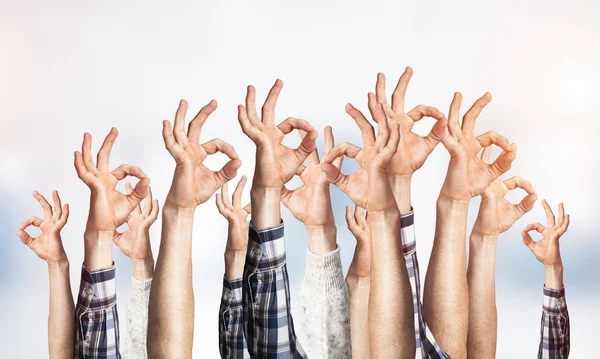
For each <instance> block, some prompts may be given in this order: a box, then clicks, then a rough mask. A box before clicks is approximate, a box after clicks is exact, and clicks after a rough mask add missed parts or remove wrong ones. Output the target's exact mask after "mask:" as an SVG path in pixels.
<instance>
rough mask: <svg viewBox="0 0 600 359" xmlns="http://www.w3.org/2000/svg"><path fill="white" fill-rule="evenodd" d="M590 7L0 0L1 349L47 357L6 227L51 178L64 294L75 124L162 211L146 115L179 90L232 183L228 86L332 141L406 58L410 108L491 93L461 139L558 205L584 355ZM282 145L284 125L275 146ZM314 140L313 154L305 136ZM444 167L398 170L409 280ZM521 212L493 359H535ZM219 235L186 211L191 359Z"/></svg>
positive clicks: (37, 285)
mask: <svg viewBox="0 0 600 359" xmlns="http://www.w3.org/2000/svg"><path fill="white" fill-rule="evenodd" d="M599 11H600V7H599V6H598V4H596V3H594V2H592V1H580V0H574V1H569V2H567V3H565V2H564V1H563V2H559V1H541V0H534V1H527V2H523V1H516V0H511V1H503V2H494V3H492V2H481V1H451V2H450V1H442V0H436V1H397V2H391V1H390V2H378V1H356V0H355V1H328V2H324V1H314V0H309V1H301V2H293V3H292V2H287V1H284V2H282V1H252V2H244V1H237V0H234V1H223V2H220V1H212V2H206V1H191V0H188V1H169V2H166V1H165V2H161V1H116V0H108V1H68V0H58V1H52V2H47V1H41V0H24V1H19V2H17V1H9V0H0V53H1V55H0V81H1V83H2V85H1V86H0V121H2V122H1V124H2V127H1V131H0V171H1V175H0V201H1V203H2V206H1V207H0V233H1V235H0V237H1V240H0V343H1V344H2V356H5V357H11V358H14V357H21V358H38V357H45V356H47V327H46V325H47V315H48V303H47V302H48V283H47V269H46V265H45V263H44V262H43V261H42V260H40V259H38V258H37V257H36V256H35V254H33V253H32V252H31V251H30V250H29V249H28V248H26V247H25V246H23V245H22V244H21V243H20V242H19V240H18V238H17V236H16V234H15V230H16V228H17V227H18V225H19V223H20V221H21V220H23V219H24V218H27V217H29V216H31V215H38V216H41V214H42V211H41V209H40V208H39V205H38V204H37V202H36V201H35V200H34V199H33V198H32V197H31V192H32V191H33V190H34V189H37V190H38V191H40V192H41V193H42V194H44V195H46V196H50V193H51V191H52V190H53V189H58V190H59V192H60V194H61V195H62V198H63V200H64V201H65V202H68V203H70V204H71V209H72V211H71V212H72V213H71V218H70V220H69V223H68V225H67V226H66V228H65V229H64V230H63V240H64V242H65V247H66V250H67V253H68V255H69V258H70V260H71V281H72V285H73V289H74V291H76V290H77V288H78V285H79V272H80V264H81V262H82V258H83V239H82V233H83V230H84V225H85V220H86V216H87V209H88V196H89V191H88V189H87V188H86V187H85V185H84V184H83V183H82V182H80V181H79V179H78V178H77V176H76V174H75V170H74V169H73V165H72V162H73V151H75V150H77V149H78V148H80V144H81V140H82V134H83V132H85V131H88V132H90V133H91V134H92V136H93V139H94V145H93V148H94V151H96V150H97V149H98V147H99V144H100V143H101V141H102V139H103V138H104V136H105V135H106V134H107V133H108V131H109V129H110V127H111V126H115V127H117V128H118V129H119V132H120V135H119V137H118V139H117V142H116V145H115V147H114V150H113V154H112V158H111V160H112V161H111V166H112V167H113V168H114V167H116V166H117V165H119V164H121V163H128V164H133V165H138V166H140V167H141V168H143V169H144V170H145V171H146V173H147V174H148V175H149V176H150V178H151V179H152V186H153V189H154V193H155V194H156V197H157V198H158V199H159V200H160V201H161V205H162V202H163V201H164V198H165V196H166V194H167V191H168V188H169V185H170V181H171V176H172V171H173V168H174V162H173V160H172V159H171V157H170V156H169V154H168V153H167V151H166V150H165V149H164V145H163V142H162V137H161V120H163V119H171V118H172V117H173V114H174V112H175V109H176V107H177V103H178V100H179V99H180V98H186V99H187V100H188V101H189V102H190V113H192V112H194V113H195V111H197V110H198V109H199V108H200V107H201V106H203V105H204V104H206V103H208V102H209V101H210V100H211V99H212V98H215V99H217V101H218V102H219V109H218V110H217V111H216V112H215V113H214V114H213V115H212V116H211V117H210V119H209V120H208V122H207V124H206V126H205V129H204V131H203V134H202V140H203V141H206V140H209V139H211V138H214V137H220V138H222V139H223V140H226V141H228V142H230V143H232V144H234V145H235V147H236V149H237V151H238V153H239V154H240V155H241V157H242V160H243V166H242V168H241V170H240V174H246V175H248V176H249V177H250V178H251V177H252V171H253V167H254V148H253V145H252V143H251V142H250V140H249V139H247V138H246V137H245V136H244V135H243V134H242V132H241V130H240V129H239V126H238V123H237V117H236V105H237V104H240V103H242V102H243V100H244V94H245V88H246V85H248V84H250V83H251V84H254V85H255V86H256V87H257V89H258V95H259V99H260V101H262V99H264V96H266V93H267V91H268V89H269V87H270V86H271V85H272V83H273V82H274V80H275V79H276V78H277V77H279V78H281V79H283V81H284V89H283V92H282V94H281V96H280V101H279V103H278V106H277V119H278V120H279V121H281V120H283V119H284V118H286V117H287V116H295V117H302V118H305V119H307V120H309V121H310V122H311V123H312V124H313V125H314V126H315V127H316V128H317V129H318V130H319V132H320V133H321V134H322V129H323V128H324V127H325V126H326V125H332V126H333V128H334V134H335V136H336V140H337V141H338V142H341V141H350V142H353V143H357V144H360V136H359V131H358V129H357V128H356V126H355V124H354V121H353V120H352V119H351V118H350V117H349V116H347V115H346V114H345V113H344V105H345V104H346V103H347V102H352V103H353V104H354V105H356V106H357V107H359V108H361V109H363V110H366V99H367V96H366V94H367V92H368V91H373V90H374V86H375V79H376V74H377V72H379V71H381V72H384V73H385V74H386V75H387V76H388V93H391V91H392V89H393V86H394V85H395V82H396V81H397V78H398V76H399V75H400V74H401V73H402V71H403V69H404V67H405V66H406V65H411V66H413V68H414V70H415V75H414V77H413V81H412V83H411V85H410V88H409V92H408V98H407V103H408V106H410V107H411V108H412V107H413V106H414V105H417V104H419V103H425V104H429V105H433V106H437V107H438V108H440V109H441V110H443V111H444V112H445V113H447V109H448V105H449V103H450V100H451V98H452V94H453V92H454V91H461V92H462V93H463V94H464V97H465V99H464V101H463V103H464V105H463V109H464V110H465V111H466V108H468V107H469V106H470V105H471V104H472V102H473V101H474V100H475V99H476V98H478V97H479V96H481V95H482V94H483V93H484V92H485V91H490V92H491V93H492V94H493V101H492V103H491V104H490V105H489V106H488V108H486V109H485V110H484V112H483V113H482V115H481V116H480V119H479V120H478V124H477V129H476V132H477V133H483V132H485V131H488V130H490V129H493V130H495V131H497V132H499V133H501V134H503V135H505V136H507V137H508V138H509V139H510V140H511V141H514V142H516V143H517V144H518V145H519V150H518V156H517V160H516V162H515V163H514V165H513V169H512V170H511V171H510V173H509V176H511V175H519V176H521V177H524V178H526V179H528V180H530V181H531V182H532V183H533V185H534V187H535V189H536V190H537V192H538V194H539V195H540V199H541V198H546V199H548V200H549V202H550V203H551V205H552V206H553V208H556V206H557V204H558V202H559V201H564V202H565V206H566V209H567V212H568V213H570V214H571V218H572V222H571V228H570V229H569V232H568V233H567V234H566V236H565V237H564V238H563V239H562V253H563V260H564V264H565V267H566V269H565V283H566V289H567V301H568V303H569V309H570V315H571V325H572V327H571V343H572V349H571V353H572V357H573V358H586V357H589V356H588V355H590V354H591V353H592V352H593V351H594V350H595V349H596V343H595V341H597V337H598V335H599V334H600V333H599V332H598V330H597V326H598V322H599V320H600V316H599V315H598V308H597V303H598V301H597V298H598V295H599V294H600V288H599V285H598V274H599V271H598V267H597V262H598V259H597V258H598V257H599V256H600V243H599V241H598V232H599V230H600V224H599V222H598V208H597V206H598V200H599V199H600V190H599V189H598V185H597V182H598V180H597V177H596V176H597V175H598V170H599V168H600V164H599V162H598V153H599V149H600V148H599V147H600V145H599V142H600V141H598V139H597V136H598V133H600V125H599V123H600V121H599V120H598V112H600V111H599V110H600V94H599V93H600V91H599V90H600V86H599V83H600V71H599V70H598V65H597V64H598V63H600V43H599V42H598V39H597V35H598V34H599V33H600V23H599V22H598V21H597V14H598V12H599ZM431 125H432V122H431V121H422V123H419V124H418V125H417V126H416V129H417V131H419V132H421V133H426V131H428V130H429V128H430V126H431ZM298 142H299V141H298V139H297V138H296V136H295V135H294V136H292V138H291V139H290V140H289V143H290V144H297V143H298ZM318 145H319V148H322V137H321V136H320V137H319V139H318ZM496 154H497V152H496ZM224 162H225V159H224V158H223V157H216V158H211V159H210V160H209V164H210V166H211V167H212V168H215V169H216V168H218V167H220V166H221V165H222V164H223V163H224ZM447 162H448V155H447V152H446V151H445V149H444V148H443V147H442V146H441V145H440V146H439V147H438V148H437V149H436V150H435V152H434V153H433V155H432V156H431V157H430V158H429V160H428V161H427V163H426V164H425V166H424V167H423V168H422V169H421V170H420V171H419V172H418V173H417V174H416V175H415V177H414V179H413V191H412V193H413V205H414V207H415V209H416V220H417V236H418V253H419V260H420V264H421V268H422V272H423V273H425V269H426V268H427V263H428V258H429V253H430V250H431V245H432V236H433V230H434V220H435V217H434V209H435V200H436V197H437V194H438V191H439V188H440V186H441V184H442V181H443V177H444V174H445V171H446V167H447ZM354 168H355V164H354V163H353V162H351V161H347V162H346V164H345V166H344V170H345V171H346V172H349V171H352V170H353V169H354ZM236 181H237V180H236ZM121 186H122V185H121ZM121 188H123V187H121ZM332 195H333V198H334V210H335V213H336V220H337V225H338V229H339V235H338V243H339V245H340V247H341V250H342V258H343V263H344V267H345V269H347V267H348V265H349V263H350V260H351V258H352V253H353V250H354V239H353V237H352V236H351V235H350V233H349V231H348V230H347V229H346V224H345V221H344V217H343V211H344V206H345V205H346V204H348V203H349V200H348V199H347V198H346V197H345V196H344V195H343V194H342V193H341V192H340V191H338V190H337V189H333V190H332ZM245 196H246V198H247V197H248V194H247V193H246V194H245ZM520 196H522V193H517V194H515V195H514V196H512V197H511V199H513V200H519V199H520ZM477 202H478V201H477V200H474V201H473V206H472V209H471V211H470V214H469V219H470V221H469V223H470V224H469V225H471V224H472V222H473V220H474V218H475V215H476V213H477ZM283 216H284V220H285V221H286V227H287V228H286V229H287V233H288V236H287V240H286V242H287V253H288V266H289V272H290V280H291V285H292V295H293V298H297V296H296V293H297V289H298V286H299V283H300V281H301V279H302V275H303V270H304V260H305V251H306V236H305V231H304V229H303V227H302V225H300V224H299V223H297V222H296V221H295V220H294V219H293V218H292V217H291V215H290V214H289V213H288V212H287V211H286V210H284V211H283ZM159 218H160V217H159ZM536 221H540V222H545V216H544V213H543V210H542V208H541V205H540V204H539V203H537V204H536V208H535V209H534V210H533V211H532V212H531V213H529V214H528V215H526V216H525V217H524V218H522V219H521V220H519V221H518V222H517V223H516V224H515V226H514V227H513V228H512V229H511V230H510V231H508V232H507V233H505V234H504V235H502V236H501V238H500V240H499V243H498V254H497V266H496V268H497V301H498V314H499V323H498V326H499V332H498V357H499V358H530V357H534V356H535V355H536V352H537V345H538V341H539V324H540V315H541V304H542V284H543V268H542V265H541V264H539V263H538V262H537V261H536V260H535V259H534V257H533V256H532V255H531V254H530V252H529V250H528V249H527V248H526V247H525V246H524V245H523V244H522V243H521V237H520V234H519V232H520V230H521V229H522V228H523V227H524V226H525V225H526V224H528V223H530V222H536ZM160 226H161V223H160V220H159V221H157V223H155V225H154V226H153V227H152V231H151V237H152V243H153V248H154V253H155V255H156V254H157V250H158V244H159V241H160V238H159V234H160ZM225 240H226V222H225V220H224V219H222V218H221V217H220V215H219V214H218V212H217V210H216V207H215V204H214V201H213V200H211V201H209V202H207V203H206V204H204V205H202V206H200V207H199V209H198V211H197V217H196V222H195V231H194V244H193V254H194V288H195V294H196V317H195V320H196V329H195V343H194V355H195V357H198V358H216V357H218V344H217V343H218V336H217V311H218V304H219V296H220V293H221V278H222V277H221V273H222V272H223V259H222V258H223V257H222V253H223V250H224V247H225ZM114 253H115V262H116V264H117V275H118V278H117V282H118V297H119V301H118V305H119V309H120V312H121V327H122V341H123V342H124V341H126V340H127V336H126V330H125V325H126V312H125V307H126V303H127V301H128V299H129V295H130V276H131V265H130V262H129V260H128V259H127V258H126V257H124V256H123V255H121V254H120V252H119V251H118V249H115V251H114ZM422 279H424V278H422ZM293 304H294V302H293V303H292V305H293Z"/></svg>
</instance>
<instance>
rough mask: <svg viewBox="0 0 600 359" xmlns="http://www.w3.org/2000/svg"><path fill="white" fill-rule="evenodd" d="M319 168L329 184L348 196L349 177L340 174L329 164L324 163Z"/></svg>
mask: <svg viewBox="0 0 600 359" xmlns="http://www.w3.org/2000/svg"><path fill="white" fill-rule="evenodd" d="M321 168H322V169H323V172H325V176H326V177H327V180H328V181H329V182H331V183H333V184H334V185H335V186H337V187H338V188H339V189H341V190H342V192H344V193H346V194H348V190H349V188H348V183H349V176H346V175H345V174H343V173H342V172H340V170H339V169H338V168H337V167H335V166H334V165H332V164H331V163H330V162H324V163H323V164H321Z"/></svg>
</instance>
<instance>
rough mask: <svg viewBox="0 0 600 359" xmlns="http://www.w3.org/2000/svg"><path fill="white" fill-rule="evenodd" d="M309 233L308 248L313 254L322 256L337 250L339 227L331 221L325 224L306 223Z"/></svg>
mask: <svg viewBox="0 0 600 359" xmlns="http://www.w3.org/2000/svg"><path fill="white" fill-rule="evenodd" d="M306 232H307V233H308V250H309V251H311V252H312V253H313V254H316V255H319V256H322V255H325V254H327V253H331V252H333V251H335V250H336V248H337V242H336V235H337V227H336V226H335V222H333V221H331V222H329V223H326V224H324V225H318V226H314V225H306Z"/></svg>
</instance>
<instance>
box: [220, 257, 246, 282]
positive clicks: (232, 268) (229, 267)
mask: <svg viewBox="0 0 600 359" xmlns="http://www.w3.org/2000/svg"><path fill="white" fill-rule="evenodd" d="M245 262H246V251H229V250H227V251H225V278H226V279H227V280H228V281H234V280H238V279H242V276H243V275H244V263H245Z"/></svg>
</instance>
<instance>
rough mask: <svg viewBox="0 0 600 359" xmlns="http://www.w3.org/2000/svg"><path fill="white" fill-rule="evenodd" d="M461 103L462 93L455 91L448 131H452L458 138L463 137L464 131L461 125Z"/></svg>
mask: <svg viewBox="0 0 600 359" xmlns="http://www.w3.org/2000/svg"><path fill="white" fill-rule="evenodd" d="M461 103H462V94H461V93H460V92H455V93H454V98H453V99H452V103H451V104H450V111H449V112H448V131H449V132H450V135H451V136H452V137H454V138H456V139H459V138H461V137H462V131H461V129H460V125H459V118H460V104H461Z"/></svg>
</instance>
